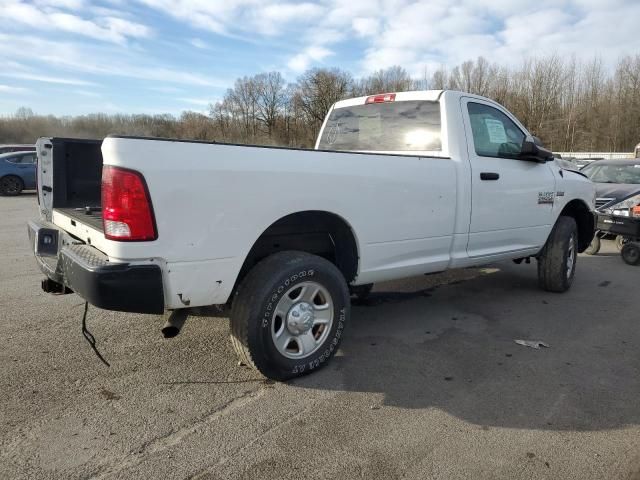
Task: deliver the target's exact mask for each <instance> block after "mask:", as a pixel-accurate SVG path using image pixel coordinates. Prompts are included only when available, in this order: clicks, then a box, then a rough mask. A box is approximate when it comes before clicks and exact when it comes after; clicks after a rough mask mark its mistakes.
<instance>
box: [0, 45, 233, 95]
mask: <svg viewBox="0 0 640 480" xmlns="http://www.w3.org/2000/svg"><path fill="white" fill-rule="evenodd" d="M14 45H20V50H16V48H15V47H14ZM0 55H3V56H5V57H8V58H15V59H23V58H29V59H30V60H32V61H37V62H38V63H39V64H40V65H42V64H46V65H49V66H55V67H57V68H63V69H66V70H72V71H75V72H81V73H84V74H91V75H100V76H107V77H124V78H135V79H140V80H148V81H150V82H155V83H157V84H159V85H162V84H167V83H175V84H184V85H194V86H203V87H226V86H228V85H229V84H230V82H231V80H229V79H218V78H212V77H209V76H206V75H201V74H199V73H191V72H189V71H184V70H180V69H177V68H176V69H174V68H169V67H164V66H158V65H159V64H158V63H157V62H154V61H153V59H150V58H144V57H141V56H140V54H139V53H137V52H135V51H124V50H123V49H121V48H114V49H105V48H100V47H99V46H97V45H92V44H79V43H71V42H55V41H50V40H44V39H40V38H38V37H25V36H22V35H6V34H2V33H0ZM88 59H90V61H88Z"/></svg>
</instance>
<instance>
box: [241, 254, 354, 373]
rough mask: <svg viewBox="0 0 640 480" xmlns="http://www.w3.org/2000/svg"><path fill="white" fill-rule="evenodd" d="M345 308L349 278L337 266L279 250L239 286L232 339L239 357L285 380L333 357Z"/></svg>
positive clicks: (347, 307)
mask: <svg viewBox="0 0 640 480" xmlns="http://www.w3.org/2000/svg"><path fill="white" fill-rule="evenodd" d="M349 309H350V304H349V290H348V288H347V283H346V282H345V279H344V276H343V275H342V273H341V272H340V271H339V270H338V269H337V268H336V266H335V265H333V264H332V263H331V262H329V261H327V260H325V259H324V258H321V257H318V256H316V255H311V254H308V253H304V252H296V251H289V252H279V253H276V254H274V255H271V256H269V257H267V258H266V259H264V260H263V261H261V262H260V263H259V264H258V265H256V266H255V267H254V268H253V269H252V270H251V271H250V272H249V273H248V274H247V276H246V278H245V279H244V280H243V281H242V283H241V284H240V286H239V287H238V291H237V295H236V297H235V298H234V300H233V306H232V309H231V342H232V344H233V347H234V349H235V350H236V353H237V354H238V356H239V357H240V361H241V362H243V363H245V364H247V365H249V366H251V367H253V368H255V369H256V370H258V371H259V372H260V373H262V374H263V375H264V376H265V377H268V378H271V379H274V380H287V379H289V378H293V377H297V376H300V375H304V374H307V373H310V372H312V371H314V370H316V369H317V368H319V367H322V366H324V365H326V363H327V362H328V360H329V359H330V358H331V357H333V355H334V354H335V352H336V351H337V349H338V347H339V345H340V340H341V338H342V335H343V332H344V328H345V326H346V322H347V320H348V318H349V312H350V310H349Z"/></svg>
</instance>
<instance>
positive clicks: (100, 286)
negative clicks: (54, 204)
mask: <svg viewBox="0 0 640 480" xmlns="http://www.w3.org/2000/svg"><path fill="white" fill-rule="evenodd" d="M28 232H29V240H30V243H31V246H32V248H33V249H34V253H35V256H36V260H37V262H38V265H39V266H40V270H42V272H43V273H44V274H45V275H46V276H47V277H48V278H50V279H51V280H53V281H54V282H57V283H60V284H61V285H64V286H65V287H67V288H69V289H71V290H73V291H74V292H75V293H77V294H78V295H80V296H81V297H82V298H83V299H85V300H86V301H87V302H89V303H90V304H91V305H95V306H96V307H99V308H104V309H105V310H116V311H120V312H135V313H154V314H161V313H163V312H164V291H163V285H162V271H161V269H160V267H159V266H158V265H132V264H129V263H111V262H109V258H108V257H107V256H106V255H104V254H103V253H102V252H100V251H99V250H97V249H96V248H94V247H92V246H91V245H86V244H78V241H77V240H75V239H73V238H72V237H70V236H69V235H68V234H66V233H65V232H64V231H62V230H60V229H58V228H57V227H56V226H55V225H53V224H50V223H46V222H29V226H28Z"/></svg>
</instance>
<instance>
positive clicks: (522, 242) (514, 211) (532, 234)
mask: <svg viewBox="0 0 640 480" xmlns="http://www.w3.org/2000/svg"><path fill="white" fill-rule="evenodd" d="M461 102H462V105H461V106H462V116H463V118H464V124H465V133H466V137H467V149H468V152H469V161H470V163H471V222H470V225H469V241H468V244H467V253H468V254H469V256H470V257H484V256H491V255H501V254H504V255H505V256H509V255H512V254H517V253H518V252H522V253H525V252H526V251H527V250H528V251H529V252H527V254H530V251H531V250H534V249H538V248H541V247H542V246H543V245H544V243H545V241H546V239H547V236H548V234H549V231H550V229H551V222H552V218H553V215H552V208H553V201H554V198H555V178H554V175H553V173H552V170H551V167H550V166H549V165H548V164H546V163H536V162H531V161H525V160H519V159H518V154H519V152H520V149H521V145H522V141H523V140H524V138H525V137H526V135H527V134H526V133H525V131H524V130H523V128H521V127H520V126H519V124H518V123H517V122H516V121H515V120H514V119H513V118H512V117H511V116H510V114H509V113H508V112H507V111H506V110H502V109H500V108H498V107H497V106H496V105H495V104H493V103H490V102H483V101H482V100H479V99H475V98H468V97H467V98H462V100H461Z"/></svg>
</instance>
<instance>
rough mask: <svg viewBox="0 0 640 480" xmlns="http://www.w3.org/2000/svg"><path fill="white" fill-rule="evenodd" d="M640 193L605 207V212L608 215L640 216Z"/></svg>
mask: <svg viewBox="0 0 640 480" xmlns="http://www.w3.org/2000/svg"><path fill="white" fill-rule="evenodd" d="M638 207H640V194H637V195H634V196H633V197H629V198H626V199H624V200H622V201H621V202H620V203H616V204H615V205H612V206H610V207H609V208H607V209H605V212H606V213H608V214H609V215H615V216H618V217H638V218H640V208H638Z"/></svg>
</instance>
